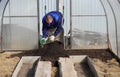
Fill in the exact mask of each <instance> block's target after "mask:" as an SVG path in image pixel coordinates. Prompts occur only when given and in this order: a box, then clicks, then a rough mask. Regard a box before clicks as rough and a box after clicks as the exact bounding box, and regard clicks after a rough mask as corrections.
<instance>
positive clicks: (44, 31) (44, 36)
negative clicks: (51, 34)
mask: <svg viewBox="0 0 120 77" xmlns="http://www.w3.org/2000/svg"><path fill="white" fill-rule="evenodd" d="M42 33H43V36H42V37H43V38H46V37H48V29H47V27H46V26H45V24H43V27H42Z"/></svg>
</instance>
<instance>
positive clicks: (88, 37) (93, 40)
mask: <svg viewBox="0 0 120 77" xmlns="http://www.w3.org/2000/svg"><path fill="white" fill-rule="evenodd" d="M78 20H79V21H78ZM106 33H107V32H106V18H105V16H103V17H72V49H86V47H87V48H88V49H95V48H107V39H106V38H107V37H106Z"/></svg>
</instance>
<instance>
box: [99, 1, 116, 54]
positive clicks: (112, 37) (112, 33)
mask: <svg viewBox="0 0 120 77" xmlns="http://www.w3.org/2000/svg"><path fill="white" fill-rule="evenodd" d="M101 1H102V3H103V5H104V8H105V10H106V13H107V19H108V34H109V42H110V48H111V49H112V51H113V52H114V53H115V54H116V55H117V44H116V28H115V26H116V23H115V17H114V13H113V11H112V8H111V6H110V4H109V2H108V1H107V0H101Z"/></svg>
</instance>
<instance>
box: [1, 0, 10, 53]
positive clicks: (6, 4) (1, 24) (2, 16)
mask: <svg viewBox="0 0 120 77" xmlns="http://www.w3.org/2000/svg"><path fill="white" fill-rule="evenodd" d="M9 1H10V0H8V1H7V2H6V4H5V7H4V9H3V13H2V19H1V51H3V48H2V47H3V41H2V35H3V30H2V28H3V18H4V13H5V9H6V7H7V5H8V3H9Z"/></svg>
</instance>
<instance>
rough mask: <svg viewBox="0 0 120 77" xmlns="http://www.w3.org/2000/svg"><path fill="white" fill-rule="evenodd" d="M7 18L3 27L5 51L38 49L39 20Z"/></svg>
mask: <svg viewBox="0 0 120 77" xmlns="http://www.w3.org/2000/svg"><path fill="white" fill-rule="evenodd" d="M8 20H9V19H7V18H5V19H4V21H5V23H6V24H5V23H4V25H3V50H21V49H36V48H38V45H37V44H38V41H37V40H38V38H37V37H38V31H37V24H36V23H37V18H34V17H33V18H11V24H7V23H8V22H7V21H8Z"/></svg>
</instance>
